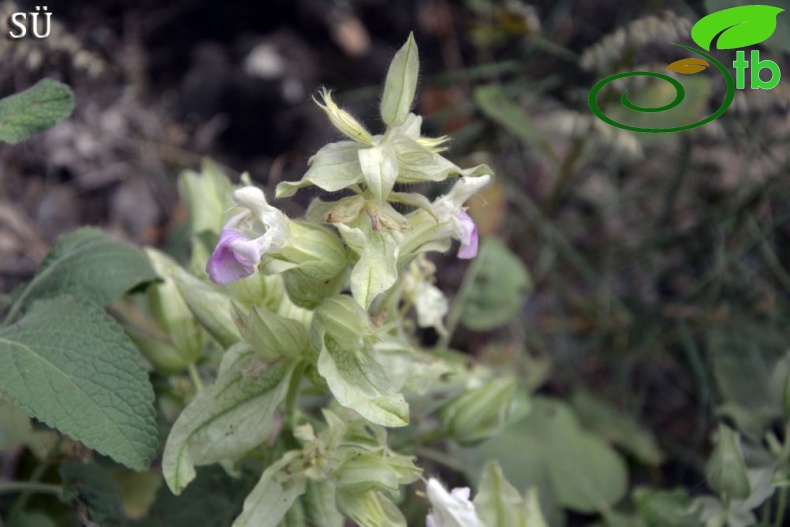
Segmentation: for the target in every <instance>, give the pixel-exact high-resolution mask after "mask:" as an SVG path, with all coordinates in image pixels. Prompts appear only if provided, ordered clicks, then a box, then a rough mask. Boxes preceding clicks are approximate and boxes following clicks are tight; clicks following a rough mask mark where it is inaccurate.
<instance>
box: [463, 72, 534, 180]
mask: <svg viewBox="0 0 790 527" xmlns="http://www.w3.org/2000/svg"><path fill="white" fill-rule="evenodd" d="M474 97H475V103H477V107H478V108H480V111H481V112H482V113H483V115H485V116H486V117H488V118H489V119H491V120H492V121H494V122H495V123H496V124H499V125H501V126H502V127H503V128H504V129H505V130H507V131H509V132H510V133H511V134H513V135H515V136H516V137H518V138H519V139H521V140H522V141H524V142H526V143H533V144H534V143H537V144H543V143H546V139H545V137H544V136H543V135H542V134H541V133H540V132H538V130H537V129H536V128H535V127H534V126H533V124H532V120H531V119H530V117H529V116H528V115H527V113H526V112H525V111H524V110H523V109H522V108H521V106H519V105H517V104H516V103H514V102H511V101H510V100H509V99H508V97H507V94H506V93H505V92H504V90H502V88H501V87H499V86H496V85H491V86H484V87H482V88H478V89H476V90H475V94H474ZM489 173H490V172H489Z"/></svg>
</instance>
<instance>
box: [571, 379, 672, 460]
mask: <svg viewBox="0 0 790 527" xmlns="http://www.w3.org/2000/svg"><path fill="white" fill-rule="evenodd" d="M571 405H572V406H573V409H574V410H576V413H577V414H578V416H579V420H580V421H581V422H582V424H583V425H584V426H585V427H586V428H587V429H588V430H590V431H592V432H594V433H595V434H597V435H598V436H600V437H601V438H603V439H605V440H606V441H609V442H611V443H614V444H616V445H618V446H620V447H621V448H623V449H625V450H626V451H628V452H630V453H631V454H633V455H634V456H636V457H637V458H638V459H639V460H640V461H642V462H643V463H646V464H648V465H654V466H656V465H660V464H661V462H662V461H663V458H664V454H663V453H662V452H661V449H660V448H659V446H658V444H657V443H656V440H655V438H654V437H653V435H652V434H651V433H650V431H648V430H647V429H645V428H643V427H642V426H640V424H639V423H638V422H636V421H635V420H634V419H632V418H631V417H630V416H628V415H626V414H624V413H622V412H620V411H618V410H617V409H615V408H614V407H612V406H610V405H609V404H608V403H607V402H606V401H603V400H601V399H598V398H597V397H595V396H593V395H592V394H591V393H589V392H586V391H583V390H579V391H577V392H576V393H574V394H573V397H572V398H571Z"/></svg>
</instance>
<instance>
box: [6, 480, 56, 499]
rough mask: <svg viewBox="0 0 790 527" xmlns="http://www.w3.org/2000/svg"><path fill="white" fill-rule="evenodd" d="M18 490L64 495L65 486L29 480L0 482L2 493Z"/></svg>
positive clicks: (13, 492)
mask: <svg viewBox="0 0 790 527" xmlns="http://www.w3.org/2000/svg"><path fill="white" fill-rule="evenodd" d="M17 492H23V493H28V492H37V493H39V494H54V495H55V496H58V497H61V496H63V487H61V486H60V485H52V484H49V483H35V482H29V481H7V482H4V483H0V494H15V493H17Z"/></svg>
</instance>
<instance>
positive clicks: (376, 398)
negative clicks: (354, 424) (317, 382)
mask: <svg viewBox="0 0 790 527" xmlns="http://www.w3.org/2000/svg"><path fill="white" fill-rule="evenodd" d="M367 327H368V318H367V313H366V312H365V311H363V310H362V309H361V308H360V307H359V306H358V305H357V304H356V302H354V300H353V299H351V298H350V297H347V296H338V297H334V298H330V299H328V300H326V301H324V303H323V304H321V306H320V307H319V308H318V309H317V310H316V313H315V316H314V318H313V328H314V332H315V334H316V337H317V338H318V339H319V340H318V342H317V343H316V344H317V346H316V347H320V348H321V353H320V355H319V356H318V372H319V373H320V374H321V376H322V377H323V378H324V379H326V382H327V384H328V385H329V389H330V390H331V391H332V395H334V396H335V398H336V399H337V401H338V402H339V403H340V404H341V405H343V406H345V407H347V408H351V409H353V410H356V411H357V412H358V413H359V414H360V415H362V416H363V417H364V418H366V419H368V420H369V421H372V422H374V423H376V424H379V425H382V426H406V425H407V424H408V423H409V405H408V404H407V403H406V401H405V400H404V398H403V395H401V394H399V393H395V390H394V386H393V383H392V379H391V378H390V376H389V375H388V372H387V371H386V370H385V369H384V367H383V366H382V364H381V363H380V362H379V360H378V357H377V356H376V355H375V354H374V353H372V350H371V349H370V346H368V345H366V344H365V342H364V341H363V336H364V333H363V332H362V331H357V330H356V328H367Z"/></svg>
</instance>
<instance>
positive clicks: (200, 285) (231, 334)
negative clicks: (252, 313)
mask: <svg viewBox="0 0 790 527" xmlns="http://www.w3.org/2000/svg"><path fill="white" fill-rule="evenodd" d="M173 271H174V272H173V274H172V278H173V282H174V283H175V284H176V287H177V288H178V292H179V293H180V294H181V298H183V299H184V302H185V303H186V305H187V307H188V308H189V310H190V311H191V312H192V315H193V316H194V317H195V318H196V319H197V321H198V322H200V325H201V326H203V327H204V328H205V329H206V331H208V332H209V334H210V335H211V336H212V337H214V339H215V340H216V341H217V342H219V344H220V345H221V346H222V347H224V348H229V347H230V346H231V345H233V344H235V343H236V342H238V341H239V340H241V337H240V336H239V330H238V329H237V328H236V324H234V322H233V319H232V318H231V316H230V297H228V296H226V295H224V294H222V293H221V292H219V291H217V290H216V289H215V288H214V286H213V285H212V284H209V283H206V282H203V281H201V280H198V279H197V278H195V277H194V276H192V275H191V274H189V273H188V272H186V271H185V270H183V269H181V268H180V267H176V268H175V269H174V270H173Z"/></svg>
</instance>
